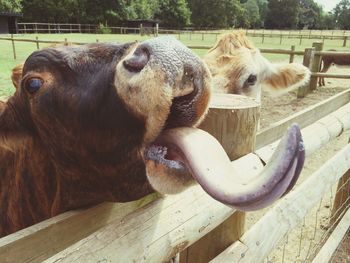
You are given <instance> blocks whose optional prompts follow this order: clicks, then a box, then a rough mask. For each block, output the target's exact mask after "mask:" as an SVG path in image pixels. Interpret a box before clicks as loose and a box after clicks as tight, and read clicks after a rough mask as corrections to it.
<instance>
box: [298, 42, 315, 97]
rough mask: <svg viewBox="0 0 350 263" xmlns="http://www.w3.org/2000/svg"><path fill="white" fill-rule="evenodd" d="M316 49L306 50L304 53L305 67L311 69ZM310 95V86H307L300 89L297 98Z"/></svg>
mask: <svg viewBox="0 0 350 263" xmlns="http://www.w3.org/2000/svg"><path fill="white" fill-rule="evenodd" d="M314 55H315V48H306V49H305V52H304V58H303V65H304V66H305V67H308V68H309V69H310V68H311V65H312V60H313V59H314ZM307 93H309V84H308V83H307V84H305V85H303V86H302V87H299V88H298V92H297V97H298V98H304V97H305V95H306V94H307Z"/></svg>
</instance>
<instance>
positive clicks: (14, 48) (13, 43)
mask: <svg viewBox="0 0 350 263" xmlns="http://www.w3.org/2000/svg"><path fill="white" fill-rule="evenodd" d="M11 42H12V51H13V59H17V56H16V47H15V41H14V39H13V34H11Z"/></svg>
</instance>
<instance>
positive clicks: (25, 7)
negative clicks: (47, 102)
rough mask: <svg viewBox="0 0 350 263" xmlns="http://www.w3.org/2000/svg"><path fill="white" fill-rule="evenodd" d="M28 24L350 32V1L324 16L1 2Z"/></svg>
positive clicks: (176, 4) (173, 5)
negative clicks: (141, 22)
mask: <svg viewBox="0 0 350 263" xmlns="http://www.w3.org/2000/svg"><path fill="white" fill-rule="evenodd" d="M0 12H20V13H23V18H22V20H23V21H25V22H53V23H91V24H98V23H103V24H104V25H122V24H123V22H125V21H126V20H136V19H157V20H159V21H160V26H162V27H167V28H184V27H194V28H229V27H236V28H271V29H277V28H278V29H297V28H299V29H301V28H308V29H334V28H339V29H350V19H349V18H350V0H341V2H340V3H338V4H337V5H336V7H335V8H334V9H333V10H332V11H331V12H325V11H324V10H323V8H322V7H321V6H320V5H318V4H317V3H316V2H314V0H94V1H92V0H0Z"/></svg>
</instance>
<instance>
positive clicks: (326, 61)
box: [318, 49, 350, 86]
mask: <svg viewBox="0 0 350 263" xmlns="http://www.w3.org/2000/svg"><path fill="white" fill-rule="evenodd" d="M328 51H336V50H335V49H330V50H328ZM321 64H322V65H323V66H322V69H321V70H320V72H321V73H326V72H327V71H328V70H329V68H330V67H331V66H332V65H337V66H350V55H344V56H335V55H322V59H321ZM318 85H319V86H325V82H324V77H319V79H318Z"/></svg>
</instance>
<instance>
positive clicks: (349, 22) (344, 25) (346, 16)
mask: <svg viewBox="0 0 350 263" xmlns="http://www.w3.org/2000/svg"><path fill="white" fill-rule="evenodd" d="M333 12H334V17H335V20H336V25H337V26H339V27H340V28H341V29H350V0H342V1H340V2H339V4H337V5H336V7H335V8H334V10H333Z"/></svg>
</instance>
